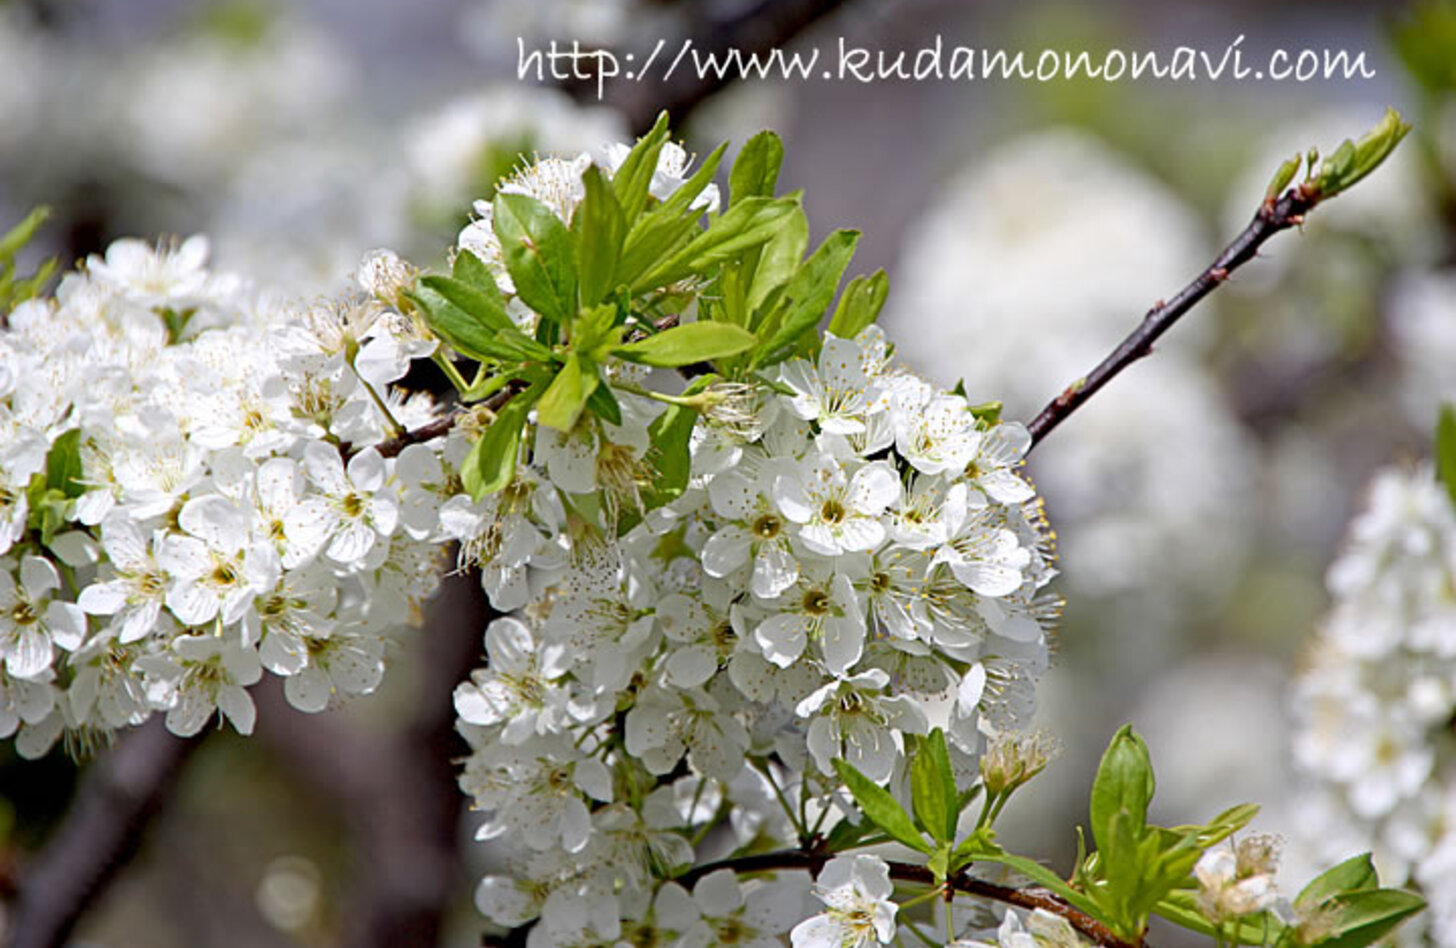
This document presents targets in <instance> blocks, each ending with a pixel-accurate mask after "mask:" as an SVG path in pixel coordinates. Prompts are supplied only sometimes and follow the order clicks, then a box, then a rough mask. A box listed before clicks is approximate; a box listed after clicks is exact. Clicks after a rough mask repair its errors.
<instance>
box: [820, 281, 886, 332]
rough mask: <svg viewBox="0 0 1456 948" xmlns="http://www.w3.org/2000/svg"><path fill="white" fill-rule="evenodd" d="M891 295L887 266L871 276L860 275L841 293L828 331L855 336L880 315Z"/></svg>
mask: <svg viewBox="0 0 1456 948" xmlns="http://www.w3.org/2000/svg"><path fill="white" fill-rule="evenodd" d="M889 295H890V278H889V277H888V276H886V275H885V271H884V270H876V271H875V272H874V274H873V275H872V276H867V277H863V276H857V277H855V278H854V279H853V280H850V281H849V285H848V286H846V287H845V288H844V292H843V293H841V294H840V296H839V306H838V307H836V308H835V310H834V318H833V319H831V320H830V321H829V331H830V332H832V333H834V334H835V335H836V336H838V337H839V338H841V339H853V338H854V337H855V336H858V335H859V334H860V333H861V332H863V331H864V330H865V329H867V328H869V327H870V326H871V325H872V324H873V323H874V321H875V320H876V319H877V318H879V315H880V310H881V309H882V308H884V305H885V300H886V299H887V298H888V297H889Z"/></svg>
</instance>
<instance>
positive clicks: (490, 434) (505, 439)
mask: <svg viewBox="0 0 1456 948" xmlns="http://www.w3.org/2000/svg"><path fill="white" fill-rule="evenodd" d="M541 391H542V389H541V386H539V385H532V386H531V387H530V388H528V389H526V390H525V391H524V392H521V393H520V394H519V395H516V396H515V397H514V398H512V399H511V400H510V401H508V402H506V404H505V406H504V407H503V408H501V410H500V411H499V412H497V413H496V416H495V421H493V422H491V423H490V427H489V428H487V429H485V434H484V435H482V436H481V438H480V440H479V441H477V442H475V444H474V446H472V447H471V449H470V454H469V455H467V456H466V458H465V462H464V463H463V464H461V465H460V480H461V483H462V484H463V485H464V486H465V489H466V491H468V492H469V493H470V496H471V497H472V498H473V499H475V500H480V499H481V498H482V497H484V496H485V495H487V494H494V493H495V492H496V491H498V490H500V489H501V488H503V487H505V486H506V485H507V484H509V483H510V482H511V481H512V479H514V478H515V476H516V459H517V457H518V455H519V454H520V453H521V429H522V428H523V427H524V426H525V424H526V416H527V415H528V414H529V413H530V411H531V406H532V405H534V404H535V402H536V400H537V399H538V398H539V397H540V395H541Z"/></svg>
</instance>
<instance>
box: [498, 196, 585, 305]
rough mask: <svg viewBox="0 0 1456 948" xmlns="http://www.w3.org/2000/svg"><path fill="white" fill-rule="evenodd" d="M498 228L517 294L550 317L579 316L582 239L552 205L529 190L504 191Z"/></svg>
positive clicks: (499, 209) (499, 203)
mask: <svg viewBox="0 0 1456 948" xmlns="http://www.w3.org/2000/svg"><path fill="white" fill-rule="evenodd" d="M493 206H494V210H495V213H494V226H495V233H496V236H497V237H499V238H500V243H501V256H502V257H503V258H504V259H505V263H506V269H507V270H508V271H510V274H511V279H512V280H514V281H515V284H516V294H517V295H518V296H520V298H521V300H522V301H523V302H524V303H525V304H526V305H527V306H529V307H531V308H532V309H534V310H535V311H536V312H538V313H540V314H541V316H542V317H543V318H545V319H547V320H550V321H552V322H556V323H566V322H569V321H570V319H571V317H572V316H574V315H576V282H577V280H576V237H575V235H573V234H572V233H571V231H569V230H567V229H566V225H565V224H562V223H561V220H560V218H558V217H557V216H556V215H555V214H554V213H552V211H551V209H550V208H549V207H547V206H546V205H545V204H542V203H541V202H540V201H538V200H536V199H535V198H533V197H529V196H527V195H524V194H505V193H499V194H497V195H496V196H495V202H494V205H493Z"/></svg>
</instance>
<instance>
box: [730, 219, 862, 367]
mask: <svg viewBox="0 0 1456 948" xmlns="http://www.w3.org/2000/svg"><path fill="white" fill-rule="evenodd" d="M858 242H859V231H854V230H837V231H835V232H834V233H832V234H830V235H829V236H828V237H826V238H824V242H823V243H822V244H820V245H819V247H818V249H816V250H815V251H814V252H813V253H812V254H810V255H809V259H808V260H805V261H804V263H803V265H802V266H801V267H799V270H798V272H797V273H795V274H794V278H793V279H792V280H790V281H789V285H788V287H787V288H786V289H785V290H784V295H783V297H782V298H781V299H780V300H779V305H778V308H777V310H776V311H775V312H776V314H777V315H778V319H777V320H776V321H775V322H774V323H770V322H768V321H766V322H765V323H764V325H763V327H762V329H761V332H764V333H766V334H767V335H768V339H767V341H766V342H765V343H764V344H763V345H762V346H760V347H759V349H758V351H757V352H755V353H754V365H755V366H762V365H773V364H774V363H775V362H780V361H782V360H783V359H784V358H785V357H787V356H788V355H789V352H790V350H791V349H792V347H793V345H794V344H795V343H797V342H798V341H799V337H800V336H803V335H804V334H805V333H810V332H813V331H814V327H815V326H817V325H818V324H819V319H820V317H822V316H823V315H824V311H825V310H826V309H828V308H829V303H830V302H831V301H832V300H833V299H834V293H835V291H836V290H838V289H839V278H840V277H841V276H842V275H843V274H844V268H845V267H847V266H849V258H850V257H852V256H854V247H855V244H856V243H858Z"/></svg>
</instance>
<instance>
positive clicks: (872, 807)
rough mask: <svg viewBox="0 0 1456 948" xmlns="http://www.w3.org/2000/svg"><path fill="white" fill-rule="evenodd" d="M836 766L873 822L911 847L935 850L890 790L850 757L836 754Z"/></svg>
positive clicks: (855, 799) (863, 811)
mask: <svg viewBox="0 0 1456 948" xmlns="http://www.w3.org/2000/svg"><path fill="white" fill-rule="evenodd" d="M834 769H835V770H837V771H838V772H839V778H840V779H841V780H843V781H844V785H845V787H846V788H848V790H849V792H850V794H851V795H852V796H853V797H854V802H855V803H857V804H859V808H860V812H862V813H864V815H865V817H866V818H867V819H868V820H869V821H870V822H871V823H874V824H875V825H876V826H878V827H879V828H880V829H882V830H884V831H885V832H886V833H887V834H889V836H890V838H892V839H894V840H896V841H898V842H901V843H904V844H905V845H906V846H909V847H910V848H911V849H917V850H919V851H920V852H922V853H925V854H927V855H929V854H930V853H932V852H934V851H935V847H934V846H931V845H930V844H929V843H928V842H926V841H925V837H924V836H922V835H921V834H920V831H919V830H917V829H916V828H915V823H914V822H913V821H912V820H911V819H910V814H908V813H906V812H905V808H904V807H902V806H900V804H899V803H898V802H897V801H896V800H895V798H894V797H892V796H890V791H888V790H886V789H885V788H884V787H881V786H880V785H879V784H877V783H875V782H874V781H873V780H871V779H870V778H868V777H866V776H865V775H864V774H862V773H860V772H859V771H858V770H856V769H855V768H854V765H853V764H850V763H848V762H847V761H844V760H840V759H838V758H835V760H834Z"/></svg>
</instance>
